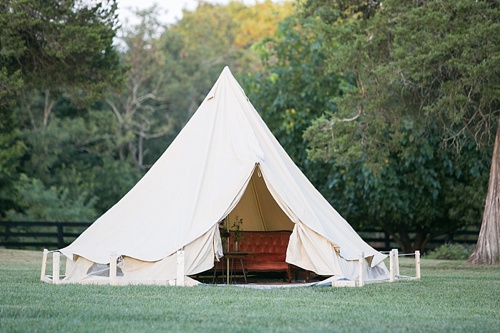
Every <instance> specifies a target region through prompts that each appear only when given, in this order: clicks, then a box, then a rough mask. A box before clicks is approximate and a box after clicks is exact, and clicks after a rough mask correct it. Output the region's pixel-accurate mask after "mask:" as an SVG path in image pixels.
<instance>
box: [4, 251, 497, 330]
mask: <svg viewBox="0 0 500 333" xmlns="http://www.w3.org/2000/svg"><path fill="white" fill-rule="evenodd" d="M41 257H42V254H41V252H32V251H15V250H4V249H0V331H1V332H111V331H113V332H160V331H163V332H499V331H500V267H499V266H494V267H487V266H469V265H467V264H465V263H464V262H460V261H440V260H425V259H424V260H422V279H421V280H420V281H399V282H395V283H382V284H370V285H367V286H365V287H363V288H332V287H307V288H283V289H271V290H255V289H245V288H239V287H234V286H233V287H216V286H198V287H192V288H189V287H184V288H183V287H160V286H127V287H112V286H89V285H51V284H45V283H42V282H40V281H39V277H40V265H41ZM401 266H402V269H401V273H402V274H408V275H410V274H411V275H414V270H413V268H412V266H413V261H411V260H408V259H406V260H403V259H402V260H401Z"/></svg>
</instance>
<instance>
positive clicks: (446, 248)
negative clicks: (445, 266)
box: [426, 243, 475, 260]
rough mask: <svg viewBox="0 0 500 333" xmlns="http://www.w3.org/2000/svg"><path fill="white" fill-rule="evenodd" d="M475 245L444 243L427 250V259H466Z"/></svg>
mask: <svg viewBox="0 0 500 333" xmlns="http://www.w3.org/2000/svg"><path fill="white" fill-rule="evenodd" d="M474 248H475V245H464V244H457V243H446V244H443V245H441V246H440V247H438V248H436V249H434V250H432V251H431V252H429V253H428V254H427V255H426V257H427V258H428V259H445V260H467V259H469V257H470V255H471V254H472V252H473V251H474Z"/></svg>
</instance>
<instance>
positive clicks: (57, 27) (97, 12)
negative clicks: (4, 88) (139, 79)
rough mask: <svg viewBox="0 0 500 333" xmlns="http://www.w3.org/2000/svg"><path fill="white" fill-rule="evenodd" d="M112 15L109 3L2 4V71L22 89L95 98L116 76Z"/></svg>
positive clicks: (17, 1)
mask: <svg viewBox="0 0 500 333" xmlns="http://www.w3.org/2000/svg"><path fill="white" fill-rule="evenodd" d="M115 10H116V3H115V1H114V0H111V1H106V2H104V3H101V2H99V3H95V4H83V3H80V2H79V1H75V0H71V1H60V0H52V1H43V2H40V1H27V0H25V1H20V0H8V1H3V2H2V4H1V5H0V31H2V34H1V36H2V37H1V39H0V45H1V49H2V53H1V54H0V63H1V69H2V72H3V73H7V77H8V78H10V77H13V78H20V79H22V81H23V84H24V86H25V88H28V89H41V90H51V91H59V90H60V89H64V90H67V89H72V90H74V91H75V92H78V94H77V95H79V96H75V97H85V98H89V99H95V98H96V97H97V96H99V95H101V94H102V93H103V92H104V90H105V89H107V87H108V84H109V83H117V80H118V79H119V76H120V70H119V68H118V58H117V57H118V55H117V53H116V51H115V50H114V48H113V46H112V42H113V37H114V36H115V32H116V23H117V22H116V14H115ZM83 90H84V91H85V94H84V95H82V94H81V91H83Z"/></svg>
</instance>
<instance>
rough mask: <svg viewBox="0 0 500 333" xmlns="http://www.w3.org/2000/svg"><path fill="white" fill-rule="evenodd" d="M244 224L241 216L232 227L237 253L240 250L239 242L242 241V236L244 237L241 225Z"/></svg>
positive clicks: (237, 217)
mask: <svg viewBox="0 0 500 333" xmlns="http://www.w3.org/2000/svg"><path fill="white" fill-rule="evenodd" d="M242 224H243V219H241V218H240V217H239V216H236V219H235V221H234V222H233V224H232V226H231V231H232V232H233V237H234V238H233V242H234V249H235V251H236V252H238V251H239V250H240V247H239V244H238V241H239V240H240V238H241V236H242V235H243V234H242V232H243V229H241V225H242Z"/></svg>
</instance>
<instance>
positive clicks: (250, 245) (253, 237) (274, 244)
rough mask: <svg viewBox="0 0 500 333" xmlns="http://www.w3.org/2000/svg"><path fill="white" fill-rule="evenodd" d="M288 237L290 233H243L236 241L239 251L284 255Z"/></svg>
mask: <svg viewBox="0 0 500 333" xmlns="http://www.w3.org/2000/svg"><path fill="white" fill-rule="evenodd" d="M290 235H291V232H290V231H244V232H242V234H241V236H240V239H239V241H238V243H239V250H240V251H242V252H251V253H276V254H285V253H286V249H287V247H288V241H289V239H290ZM233 237H234V236H233V235H231V238H232V239H234V238H233ZM231 243H232V242H231ZM233 246H234V245H233Z"/></svg>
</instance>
